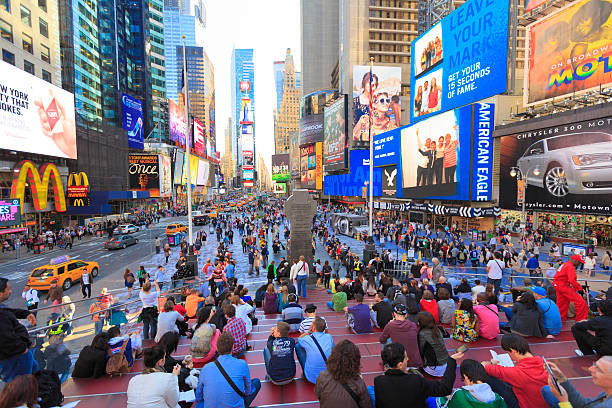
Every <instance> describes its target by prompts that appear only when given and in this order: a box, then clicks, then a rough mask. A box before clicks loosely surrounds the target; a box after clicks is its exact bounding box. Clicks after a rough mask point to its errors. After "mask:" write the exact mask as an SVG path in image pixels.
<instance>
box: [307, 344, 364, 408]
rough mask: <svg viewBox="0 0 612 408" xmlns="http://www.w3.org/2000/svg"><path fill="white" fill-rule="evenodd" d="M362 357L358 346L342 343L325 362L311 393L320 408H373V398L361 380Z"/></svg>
mask: <svg viewBox="0 0 612 408" xmlns="http://www.w3.org/2000/svg"><path fill="white" fill-rule="evenodd" d="M360 373H361V354H360V353H359V349H358V348H357V346H356V345H355V344H354V343H352V342H350V341H349V340H343V341H342V342H340V343H339V344H337V345H336V346H335V347H334V348H333V349H332V352H331V354H330V355H329V358H328V359H327V371H323V372H321V374H319V377H318V378H317V382H316V384H315V388H314V393H315V395H316V396H317V398H318V399H319V403H320V407H321V408H337V407H343V408H354V407H357V408H372V399H371V398H370V394H369V393H368V389H367V387H366V384H365V382H364V381H363V378H361V374H360Z"/></svg>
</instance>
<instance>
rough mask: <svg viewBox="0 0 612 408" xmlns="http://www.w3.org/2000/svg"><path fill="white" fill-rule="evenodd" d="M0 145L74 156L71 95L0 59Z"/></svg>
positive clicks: (54, 154)
mask: <svg viewBox="0 0 612 408" xmlns="http://www.w3.org/2000/svg"><path fill="white" fill-rule="evenodd" d="M0 148H2V149H6V150H15V151H19V152H28V153H36V154H43V155H47V156H57V157H64V158H68V159H76V158H77V144H76V126H75V117H74V95H73V94H71V93H70V92H67V91H64V90H63V89H61V88H58V87H57V86H55V85H52V84H50V83H49V82H47V81H44V80H42V79H40V78H38V77H36V76H34V75H30V74H28V73H27V72H25V71H23V70H21V69H19V68H16V67H15V66H13V65H11V64H9V63H6V62H4V61H0Z"/></svg>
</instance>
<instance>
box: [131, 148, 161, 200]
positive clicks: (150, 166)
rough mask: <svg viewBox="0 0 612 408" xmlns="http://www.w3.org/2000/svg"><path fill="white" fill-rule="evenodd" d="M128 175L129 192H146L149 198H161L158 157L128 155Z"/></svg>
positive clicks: (152, 155)
mask: <svg viewBox="0 0 612 408" xmlns="http://www.w3.org/2000/svg"><path fill="white" fill-rule="evenodd" d="M128 174H129V176H128V178H129V183H130V187H129V188H130V190H135V191H148V192H149V195H150V196H151V197H161V192H160V187H159V185H160V184H159V181H160V179H159V156H158V155H156V154H130V155H129V156H128Z"/></svg>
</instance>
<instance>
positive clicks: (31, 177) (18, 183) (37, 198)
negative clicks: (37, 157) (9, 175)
mask: <svg viewBox="0 0 612 408" xmlns="http://www.w3.org/2000/svg"><path fill="white" fill-rule="evenodd" d="M41 174H42V177H41ZM26 181H27V182H29V183H30V190H31V192H32V201H33V204H34V209H35V210H36V211H43V210H45V209H46V208H47V199H48V193H49V183H52V186H53V196H54V199H55V211H57V212H64V211H66V198H65V197H64V185H63V183H62V179H61V177H60V173H59V171H58V170H57V167H56V166H55V164H52V163H45V164H43V165H42V166H40V169H37V168H36V166H35V165H34V163H32V162H31V161H30V160H22V161H20V162H19V163H17V165H16V166H15V169H14V170H13V183H12V185H11V198H13V199H18V200H19V202H20V204H21V212H23V198H24V195H25V188H26Z"/></svg>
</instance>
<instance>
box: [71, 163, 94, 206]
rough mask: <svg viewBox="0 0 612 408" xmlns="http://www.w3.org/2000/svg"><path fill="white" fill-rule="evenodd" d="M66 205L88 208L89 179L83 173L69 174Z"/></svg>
mask: <svg viewBox="0 0 612 408" xmlns="http://www.w3.org/2000/svg"><path fill="white" fill-rule="evenodd" d="M68 203H69V204H70V205H71V206H72V207H87V206H89V204H90V201H89V179H88V178H87V174H86V173H85V172H82V171H80V172H78V173H70V175H69V176H68Z"/></svg>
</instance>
